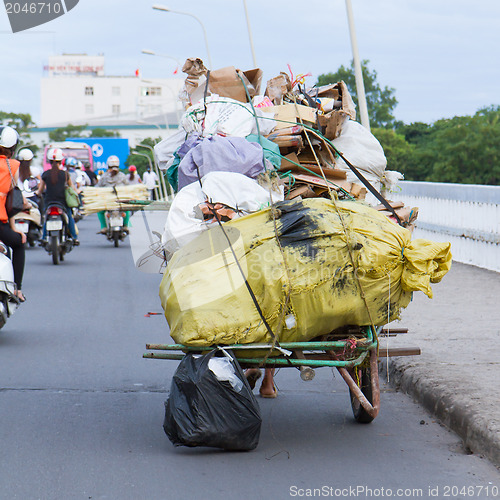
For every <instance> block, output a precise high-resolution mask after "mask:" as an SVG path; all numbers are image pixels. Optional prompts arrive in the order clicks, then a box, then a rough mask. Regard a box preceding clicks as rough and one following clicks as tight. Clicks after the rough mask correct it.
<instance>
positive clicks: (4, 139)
mask: <svg viewBox="0 0 500 500" xmlns="http://www.w3.org/2000/svg"><path fill="white" fill-rule="evenodd" d="M18 143H19V134H18V133H17V132H16V130H14V129H13V128H12V127H9V126H0V240H1V241H3V242H4V243H5V244H6V245H8V246H9V247H10V248H11V249H12V266H13V268H14V282H15V284H16V290H15V292H14V294H15V295H16V297H17V300H19V301H20V302H24V301H25V300H26V298H25V296H24V295H23V292H22V291H21V288H22V281H23V275H24V263H25V254H24V243H26V235H25V234H24V233H22V232H21V231H19V230H16V229H15V226H14V222H13V220H12V219H10V220H9V216H8V214H7V211H6V209H5V202H6V201H7V195H8V193H9V191H10V190H11V189H12V186H13V183H17V179H18V176H19V172H18V170H19V162H18V161H17V160H14V159H12V156H13V155H14V152H15V151H16V148H17V145H18ZM25 207H26V208H28V207H29V202H26V201H25Z"/></svg>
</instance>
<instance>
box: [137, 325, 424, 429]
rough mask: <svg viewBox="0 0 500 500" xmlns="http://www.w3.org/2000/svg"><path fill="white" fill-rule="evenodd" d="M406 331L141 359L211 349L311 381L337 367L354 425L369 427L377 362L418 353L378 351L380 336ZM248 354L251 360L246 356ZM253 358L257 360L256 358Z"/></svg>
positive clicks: (180, 349)
mask: <svg viewBox="0 0 500 500" xmlns="http://www.w3.org/2000/svg"><path fill="white" fill-rule="evenodd" d="M407 331H408V330H407V329H405V328H398V329H396V328H392V329H384V328H383V327H376V328H374V327H372V326H364V327H355V326H352V327H344V328H341V329H339V330H336V331H335V332H332V333H331V334H328V335H324V336H322V337H319V338H317V339H313V340H311V341H307V342H283V343H280V344H279V346H278V345H273V344H233V345H224V346H202V347H200V346H186V345H182V344H146V349H148V350H149V351H150V352H147V353H145V354H143V358H149V359H172V360H182V358H183V357H184V356H185V353H188V352H192V353H204V352H208V351H211V350H213V349H214V348H215V347H222V348H224V349H228V350H232V351H233V353H234V355H235V356H236V359H237V361H238V362H239V364H240V366H241V367H242V368H258V367H264V368H277V367H280V368H287V367H288V368H296V369H298V370H300V376H301V378H302V379H303V380H312V378H314V369H315V368H320V367H325V366H328V367H332V368H336V369H337V370H338V372H339V373H340V375H341V376H342V378H343V379H344V381H345V382H346V383H347V386H348V387H349V394H350V399H351V407H352V411H353V414H354V418H355V420H356V421H358V422H360V423H369V422H371V421H372V420H373V419H374V418H375V417H376V416H377V414H378V412H379V409H380V386H379V371H378V360H379V358H380V357H391V356H412V355H418V354H420V349H419V348H415V347H411V348H392V349H379V337H381V336H394V335H397V334H399V333H407ZM249 351H251V356H250V355H249V354H248V352H249ZM254 356H256V357H254Z"/></svg>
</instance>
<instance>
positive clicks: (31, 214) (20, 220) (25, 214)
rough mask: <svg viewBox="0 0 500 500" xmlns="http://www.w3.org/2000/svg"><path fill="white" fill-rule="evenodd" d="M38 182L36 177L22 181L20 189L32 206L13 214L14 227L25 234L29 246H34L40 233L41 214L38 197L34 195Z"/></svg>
mask: <svg viewBox="0 0 500 500" xmlns="http://www.w3.org/2000/svg"><path fill="white" fill-rule="evenodd" d="M38 184H39V181H38V179H37V178H36V177H29V178H28V179H26V180H25V181H24V182H23V189H22V191H23V194H24V197H25V198H26V199H27V200H28V201H29V202H30V203H31V205H32V206H31V208H29V209H27V210H22V211H21V212H19V213H17V214H16V215H15V216H14V221H15V224H16V228H17V229H19V230H20V231H22V232H23V233H25V234H26V240H27V242H28V245H29V246H30V247H33V246H35V243H36V242H37V241H38V240H39V239H40V237H41V235H42V232H41V231H42V216H41V214H40V207H39V205H38V197H37V196H36V195H35V192H36V190H37V189H38Z"/></svg>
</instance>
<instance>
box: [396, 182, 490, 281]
mask: <svg viewBox="0 0 500 500" xmlns="http://www.w3.org/2000/svg"><path fill="white" fill-rule="evenodd" d="M400 186H401V192H397V193H392V194H391V196H389V198H391V199H393V200H395V201H398V200H401V201H404V202H405V204H406V205H407V206H410V207H418V209H419V212H418V219H417V224H416V230H415V232H414V236H413V237H414V238H426V239H429V240H433V241H449V242H451V251H452V254H453V260H456V261H457V262H463V263H466V264H472V265H474V266H478V267H482V268H485V269H490V270H492V271H497V272H500V186H479V185H472V184H447V183H438V182H410V181H404V182H401V183H400Z"/></svg>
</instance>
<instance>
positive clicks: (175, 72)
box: [173, 67, 179, 75]
mask: <svg viewBox="0 0 500 500" xmlns="http://www.w3.org/2000/svg"><path fill="white" fill-rule="evenodd" d="M177 73H179V68H178V67H177V68H175V71H174V73H173V74H174V75H176V74H177Z"/></svg>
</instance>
